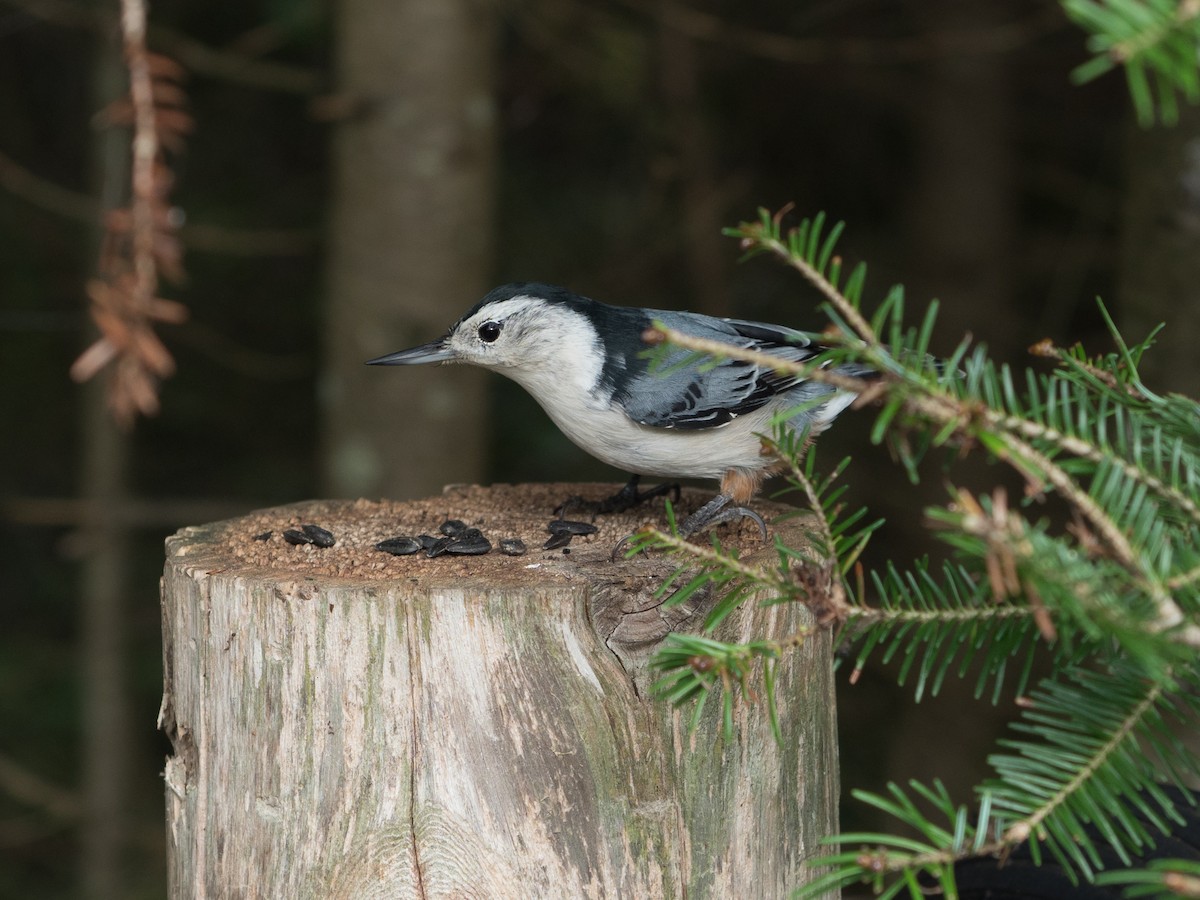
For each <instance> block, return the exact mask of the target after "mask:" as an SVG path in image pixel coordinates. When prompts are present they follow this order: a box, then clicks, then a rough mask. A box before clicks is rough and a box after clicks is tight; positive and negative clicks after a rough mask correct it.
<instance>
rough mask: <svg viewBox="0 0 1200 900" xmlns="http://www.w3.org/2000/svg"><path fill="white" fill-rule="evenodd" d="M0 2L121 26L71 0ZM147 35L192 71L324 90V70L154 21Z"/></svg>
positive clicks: (78, 21)
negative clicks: (226, 47)
mask: <svg viewBox="0 0 1200 900" xmlns="http://www.w3.org/2000/svg"><path fill="white" fill-rule="evenodd" d="M0 3H4V4H7V5H8V6H11V7H14V8H15V9H19V10H21V11H22V12H24V13H25V14H27V15H30V16H33V17H34V18H36V19H38V20H39V21H42V22H46V23H47V24H50V25H56V26H59V27H63V28H84V29H89V30H91V31H96V32H99V33H100V34H104V35H108V34H112V32H113V31H114V30H115V29H116V27H117V24H118V16H116V15H113V14H112V13H111V12H109V11H108V10H106V9H103V8H101V7H95V8H93V7H88V6H84V5H82V4H80V3H74V2H71V0H0ZM146 34H147V37H148V38H149V41H150V43H151V44H152V45H153V46H154V47H155V48H156V49H157V50H159V51H161V52H162V53H166V54H169V55H170V56H172V57H174V58H175V59H177V60H179V62H180V63H182V64H183V65H184V66H186V67H187V68H188V70H189V71H192V72H196V73H199V74H202V75H207V76H209V77H210V78H219V79H222V80H224V81H232V82H236V83H238V84H244V85H247V86H249V87H256V88H262V89H264V90H273V91H283V92H286V93H292V94H316V93H318V92H319V91H320V90H321V85H322V82H323V79H322V77H321V75H320V73H318V72H316V71H313V70H310V69H305V68H302V67H300V66H294V65H289V64H287V63H279V62H269V61H266V60H258V59H251V58H249V57H247V56H245V55H242V54H239V53H230V52H227V51H223V50H217V49H215V48H213V47H209V46H208V45H207V44H203V43H201V42H200V41H197V40H195V39H194V38H191V37H188V36H187V35H185V34H181V33H179V32H178V31H174V30H173V29H170V28H164V27H162V26H158V25H150V26H149V27H148V28H147V31H146Z"/></svg>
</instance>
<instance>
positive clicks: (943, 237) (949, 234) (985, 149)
mask: <svg viewBox="0 0 1200 900" xmlns="http://www.w3.org/2000/svg"><path fill="white" fill-rule="evenodd" d="M1006 10H1007V7H1006V3H1005V0H934V2H928V0H921V2H920V3H919V4H918V5H917V6H916V7H914V16H915V17H916V18H917V19H918V21H920V22H925V23H928V22H929V21H934V22H936V25H935V26H928V25H926V26H925V27H927V28H930V27H931V28H932V29H933V30H936V31H939V32H945V31H952V30H954V29H962V28H967V27H972V28H979V27H982V25H983V23H986V22H995V23H999V22H1000V21H1003V20H1004V18H1005V17H1006V16H1008V15H1009V13H1008V12H1007V11H1006ZM918 77H919V78H920V79H921V84H920V86H919V88H918V90H917V91H916V92H915V94H914V96H913V101H914V105H913V110H914V115H913V126H914V128H915V152H916V156H917V163H916V170H917V171H916V180H915V184H914V189H913V194H912V199H911V202H910V203H909V207H908V208H909V215H910V220H909V223H908V228H907V229H906V232H907V241H908V245H909V249H908V254H907V256H906V259H907V263H906V269H907V270H908V271H911V272H912V273H913V275H915V276H916V277H912V276H906V279H905V280H906V281H907V283H908V286H909V290H910V294H911V296H912V303H913V304H914V306H913V308H915V309H920V308H923V307H924V305H925V303H926V302H928V299H929V298H932V297H937V298H939V299H940V300H941V313H940V315H939V319H938V322H939V329H938V332H939V334H941V335H942V336H943V340H944V342H945V344H946V346H945V347H944V348H940V349H947V350H948V349H950V348H951V347H953V345H954V344H955V343H957V341H958V340H959V338H961V337H962V335H963V334H965V333H967V332H971V333H973V334H974V335H975V336H976V338H977V339H979V340H981V341H985V342H986V343H987V344H988V345H989V346H990V347H992V348H993V350H994V351H996V352H997V355H998V358H1000V359H1003V358H1004V357H1005V356H1006V355H1008V354H1009V353H1012V352H1015V351H1017V350H1018V349H1019V348H1021V347H1024V346H1026V345H1027V344H1028V343H1031V341H1028V340H1025V338H1024V336H1019V335H1014V334H1011V333H1010V331H1011V323H1013V322H1014V321H1017V320H1016V319H1015V317H1014V315H1013V310H1012V305H1013V287H1014V286H1013V276H1012V270H1011V264H1010V260H1011V259H1012V246H1013V243H1014V239H1015V234H1016V221H1017V218H1016V213H1017V210H1016V208H1015V205H1014V201H1013V198H1014V196H1015V190H1014V184H1013V180H1014V170H1015V166H1014V160H1013V147H1012V134H1013V129H1012V127H1011V118H1012V115H1011V108H1010V107H1011V98H1010V90H1009V76H1008V72H1007V71H1006V68H1005V62H1004V58H1003V57H1002V56H1001V55H999V54H994V53H984V52H977V53H974V54H969V53H965V52H955V51H953V50H951V49H950V48H941V47H937V46H935V45H931V46H930V58H929V61H928V62H927V63H926V64H925V65H924V66H923V67H922V70H921V72H920V74H919V76H918Z"/></svg>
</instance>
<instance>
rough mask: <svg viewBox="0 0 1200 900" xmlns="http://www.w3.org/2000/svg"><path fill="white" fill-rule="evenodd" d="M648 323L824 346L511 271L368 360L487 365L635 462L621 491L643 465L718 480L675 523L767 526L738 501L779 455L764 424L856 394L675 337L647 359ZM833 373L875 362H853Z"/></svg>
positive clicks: (740, 338)
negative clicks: (714, 491) (768, 448)
mask: <svg viewBox="0 0 1200 900" xmlns="http://www.w3.org/2000/svg"><path fill="white" fill-rule="evenodd" d="M655 322H659V323H661V324H662V325H664V326H666V327H667V328H671V329H674V330H676V331H679V332H682V333H684V334H688V335H694V336H696V337H701V338H708V339H711V340H717V341H721V342H724V343H728V344H733V345H734V346H738V347H747V348H752V349H754V350H758V351H762V352H763V353H768V354H771V355H772V356H778V357H781V358H783V359H787V360H793V361H796V362H803V361H804V360H807V359H811V358H812V357H814V356H816V355H817V354H819V353H821V352H822V351H823V350H825V349H826V348H825V347H823V346H822V345H821V344H820V343H819V342H818V341H817V339H816V338H814V337H813V336H812V335H809V334H805V333H804V332H801V331H794V330H792V329H791V328H784V327H782V326H780V325H768V324H765V323H762V322H746V321H742V320H739V319H718V318H715V317H713V316H705V315H700V314H698V313H690V312H672V311H670V310H659V309H638V308H629V307H620V306H609V305H607V304H604V303H598V302H597V301H595V300H590V299H588V298H587V297H581V296H579V295H578V294H575V293H572V292H571V291H569V290H567V289H566V288H562V287H556V286H553V285H547V284H538V283H518V284H506V285H502V286H500V287H498V288H495V289H494V290H492V291H491V292H490V293H489V294H488V295H487V296H486V297H484V298H483V299H482V300H480V301H479V303H478V304H476V305H475V306H474V307H473V308H472V309H470V310H469V311H468V312H467V313H466V315H464V316H463V317H462V318H461V319H459V320H458V322H456V323H455V324H454V325H452V326H451V327H450V330H449V331H447V332H446V334H445V335H443V336H442V337H440V338H438V339H437V340H435V341H431V342H429V343H428V344H422V345H421V346H419V347H413V348H412V349H410V350H400V351H398V352H396V353H390V354H388V355H387V356H381V357H379V358H378V359H372V360H370V361H369V363H368V365H380V366H405V365H418V364H421V363H469V364H471V365H476V366H483V367H484V368H488V369H493V370H495V371H497V372H499V373H500V374H502V375H505V376H507V377H509V378H511V379H512V380H513V381H515V382H517V384H519V385H521V387H523V388H525V390H526V391H528V392H529V393H530V394H531V395H533V398H534V399H535V400H536V401H537V402H538V403H539V404H541V407H542V409H544V410H545V411H546V413H547V415H549V416H550V418H551V419H552V420H553V421H554V424H555V425H557V426H558V427H559V429H560V430H561V431H562V433H563V434H565V435H566V436H567V437H568V438H570V439H571V440H572V441H573V442H574V443H575V444H577V445H578V446H579V447H581V448H583V449H584V450H586V451H587V452H588V453H590V454H591V455H592V456H594V457H596V458H597V459H600V460H602V461H604V462H606V463H608V464H609V465H612V466H616V467H617V468H618V469H622V470H623V471H626V472H629V473H631V474H632V475H633V479H632V480H631V482H630V485H629V486H628V487H627V488H626V491H625V492H624V493H626V494H631V495H633V496H636V495H637V478H638V477H639V476H641V475H656V476H660V477H666V478H714V479H717V480H719V482H720V484H721V493H720V494H719V495H718V496H717V497H716V498H714V499H713V500H712V501H710V502H709V503H707V504H705V505H704V506H703V507H701V508H700V509H699V510H697V511H696V512H695V513H693V514H692V515H691V516H689V517H688V518H687V519H686V520H685V521H684V522H683V523H682V524H681V525H680V529H679V530H680V533H682V534H684V535H687V534H692V533H694V532H696V531H698V530H700V529H702V528H705V527H708V526H710V525H713V524H716V523H717V522H723V521H726V520H728V519H732V518H736V517H738V516H749V517H750V518H753V519H754V520H755V521H756V522H757V523H758V524H759V527H760V528H762V529H763V533H764V535H765V533H766V528H765V526H764V525H763V522H762V519H761V517H759V516H758V514H757V513H755V512H753V511H752V510H750V509H747V508H746V507H745V506H744V505H743V504H745V503H747V502H749V500H750V499H751V498H752V497H753V496H754V494H755V493H756V492H757V491H758V488H759V486H760V485H761V484H762V482H763V480H764V478H766V477H767V476H768V475H770V474H772V472H774V471H776V470H777V468H778V465H779V462H778V460H777V459H776V458H775V457H773V456H771V455H770V454H764V453H763V448H762V440H761V438H760V435H763V434H766V435H769V434H771V432H772V430H773V429H772V422H773V420H774V419H775V418H776V417H777V416H778V415H779V414H780V413H786V412H787V411H789V410H794V414H793V415H791V416H790V417H789V418H787V419H786V424H787V427H788V428H790V429H792V430H793V431H794V432H796V433H797V434H802V435H804V436H815V435H817V434H819V433H820V432H822V431H824V430H825V429H826V428H827V427H828V426H829V424H830V423H831V422H832V421H833V419H834V417H836V416H837V415H838V413H840V412H842V410H844V409H845V408H846V407H847V406H849V405H850V403H851V402H853V400H854V398H855V396H856V395H855V394H853V393H851V392H848V391H842V390H837V389H835V388H834V387H832V386H831V385H829V384H827V383H824V382H819V381H813V380H808V379H804V378H800V377H792V376H786V375H781V374H779V373H777V372H776V371H774V370H773V369H771V368H768V367H764V366H758V365H755V364H753V363H750V362H745V361H740V360H733V359H727V360H721V361H714V360H712V359H694V358H691V359H689V357H692V356H693V355H692V354H690V353H689V352H688V351H685V350H680V349H678V348H671V349H669V350H668V351H667V353H666V356H665V358H664V359H661V360H659V361H657V362H654V361H652V360H651V359H650V358H648V354H647V353H646V352H645V351H646V344H645V343H644V341H643V334H644V333H645V332H646V330H647V329H649V328H651V326H652V325H653V324H654V323H655ZM834 371H836V372H838V373H840V374H843V375H847V376H851V377H863V376H867V377H870V376H871V375H873V374H874V373H873V371H872V370H871V369H869V368H868V367H866V366H862V365H857V364H844V365H839V366H836V367H835V368H834ZM821 398H827V399H825V400H824V402H821ZM731 503H732V504H734V505H733V506H730V504H731Z"/></svg>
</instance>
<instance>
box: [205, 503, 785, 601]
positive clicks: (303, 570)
mask: <svg viewBox="0 0 1200 900" xmlns="http://www.w3.org/2000/svg"><path fill="white" fill-rule="evenodd" d="M619 487H620V486H619V485H612V484H519V485H510V484H496V485H491V486H488V487H483V486H479V485H452V486H450V487H447V488H446V489H445V490H444V491H443V493H442V494H441V495H439V496H434V497H426V498H423V499H420V500H408V501H404V502H398V501H390V500H355V501H347V500H313V501H306V502H303V503H295V504H290V505H287V506H279V507H274V508H271V509H263V510H257V511H255V512H252V513H249V514H247V515H245V516H242V517H241V518H238V519H230V520H228V521H226V522H220V523H216V524H214V525H212V526H207V527H206V528H205V530H206V531H209V532H210V533H209V535H208V538H209V544H210V549H212V550H216V551H217V552H218V553H219V555H221V556H223V557H225V558H230V559H231V561H234V562H235V565H239V566H242V565H244V566H246V567H247V568H261V569H267V570H276V571H279V570H283V571H289V572H293V573H295V574H297V575H301V576H307V577H309V578H315V579H321V578H349V579H368V580H383V581H386V580H390V579H393V578H422V577H426V576H435V577H438V578H442V577H445V576H455V575H458V576H464V577H472V578H482V579H489V580H490V579H496V578H505V579H507V578H513V577H521V575H522V573H524V574H525V575H527V574H528V572H527V571H526V570H527V569H529V568H531V567H533V568H538V567H541V565H542V564H549V563H554V564H555V565H554V566H553V568H559V566H560V565H562V564H568V563H573V564H575V565H580V566H586V567H590V566H591V565H596V564H601V563H603V564H606V565H620V564H622V563H623V562H624V561H623V560H617V561H616V562H612V561H611V560H610V556H611V552H612V548H613V547H614V545H615V544H616V543H617V542H618V541H619V540H620V539H621V538H623V537H625V536H626V535H629V534H632V533H633V532H635V531H637V530H638V529H639V528H641V527H642V526H644V525H653V526H656V527H659V528H663V529H665V528H666V521H667V520H666V511H665V505H664V500H663V499H661V498H658V499H654V500H650V501H648V502H646V503H644V504H642V505H640V506H637V507H634V508H633V509H631V510H628V511H626V512H622V513H611V514H606V515H593V514H592V513H591V512H589V511H588V510H586V509H580V508H574V509H568V510H567V511H566V518H569V519H572V520H576V521H584V522H590V523H591V524H593V525H595V526H596V528H597V529H598V530H597V532H596V533H595V534H590V535H577V536H575V537H573V538H572V540H571V542H570V544H569V545H568V546H566V547H563V548H558V549H552V550H543V549H542V545H543V544H545V543H546V541H547V540H548V539H549V538H550V537H551V532H550V531H549V530H548V528H547V526H548V525H549V523H550V521H551V520H552V519H555V518H557V517H556V516H555V515H554V509H555V508H556V507H557V506H558V505H559V504H561V503H562V502H563V501H564V500H566V499H567V498H568V497H572V496H580V497H582V498H583V499H585V500H591V501H598V500H602V499H604V498H606V497H609V496H611V495H612V494H613V493H615V492H616V491H617V490H618V489H619ZM711 497H712V495H711V493H708V492H705V491H701V490H697V489H690V488H685V489H684V490H683V495H682V498H681V499H680V501H679V502H678V503H675V504H674V509H675V514H676V516H677V518H678V519H680V520H682V518H683V517H684V516H686V515H688V514H689V513H690V512H692V511H693V510H695V509H697V508H698V507H699V506H701V505H702V504H703V503H705V502H706V501H707V500H709V499H711ZM754 507H755V509H756V510H758V511H759V512H760V513H761V514H763V516H764V517H765V518H766V519H767V521H768V522H770V520H771V519H772V517H776V516H778V515H780V514H782V513H785V512H788V511H789V510H790V507H786V506H782V505H780V504H777V503H770V502H766V501H756V502H755V503H754ZM448 519H458V520H460V521H462V522H463V523H465V524H466V525H467V526H468V527H472V528H478V529H479V530H480V531H481V532H482V533H483V534H484V536H485V537H486V538H487V539H488V540H489V541H490V542H491V544H492V550H491V552H489V553H487V554H485V555H481V556H450V555H443V556H438V557H435V558H432V559H431V558H429V557H427V556H426V554H425V553H424V552H423V551H421V552H418V553H414V554H412V555H409V556H392V555H390V554H388V553H386V552H384V551H381V550H378V549H376V546H375V545H376V544H378V543H379V542H380V541H384V540H387V539H389V538H395V537H400V536H407V537H413V538H415V537H417V536H418V535H421V534H428V535H433V536H437V537H440V536H441V535H440V533H439V531H438V529H439V527H440V526H441V525H442V523H443V522H445V521H446V520H448ZM303 525H318V526H320V527H321V528H324V529H326V530H328V531H329V532H331V533H332V535H333V537H334V540H335V543H334V545H333V546H332V547H326V548H321V547H317V546H314V545H312V544H301V545H294V544H291V543H288V542H287V541H286V540H285V539H284V536H283V534H284V532H285V531H287V530H288V529H299V528H301V526H303ZM793 527H794V526H793ZM771 530H772V532H773V531H774V528H773V527H772V529H771ZM716 533H717V535H718V536H719V537H720V539H721V541H722V542H723V543H728V544H730V545H732V546H736V547H738V548H739V549H740V550H742V551H743V552H754V551H757V550H762V549H767V548H769V546H770V545H769V544H768V543H764V542H763V540H762V537H761V535H760V534H759V531H758V527H757V526H756V525H755V524H754V523H753V522H750V521H748V520H743V521H740V522H734V523H728V524H725V525H721V526H719V527H718V529H717V531H716ZM506 538H517V539H519V540H520V541H521V542H522V543H523V544H524V545H525V547H526V548H527V552H526V553H525V554H524V555H522V556H507V555H504V554H503V553H501V552H500V542H501V540H503V539H506ZM695 539H696V540H698V541H701V542H705V543H707V541H708V536H707V535H706V534H702V535H698V536H697V537H696V538H695ZM222 551H224V552H222ZM652 568H656V569H657V568H659V567H658V566H653V567H652Z"/></svg>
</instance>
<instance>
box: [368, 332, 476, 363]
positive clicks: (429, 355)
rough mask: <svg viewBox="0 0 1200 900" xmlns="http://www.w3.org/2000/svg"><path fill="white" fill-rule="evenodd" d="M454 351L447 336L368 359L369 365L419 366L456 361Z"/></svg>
mask: <svg viewBox="0 0 1200 900" xmlns="http://www.w3.org/2000/svg"><path fill="white" fill-rule="evenodd" d="M454 360H455V356H454V351H453V350H451V349H450V347H449V346H448V345H447V343H446V339H445V338H438V339H437V340H436V341H430V342H429V343H428V344H422V345H421V346H420V347H413V348H412V349H410V350H397V351H396V352H395V353H389V354H388V355H387V356H380V357H378V358H376V359H368V360H367V365H368V366H419V365H423V364H424V363H444V362H454Z"/></svg>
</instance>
